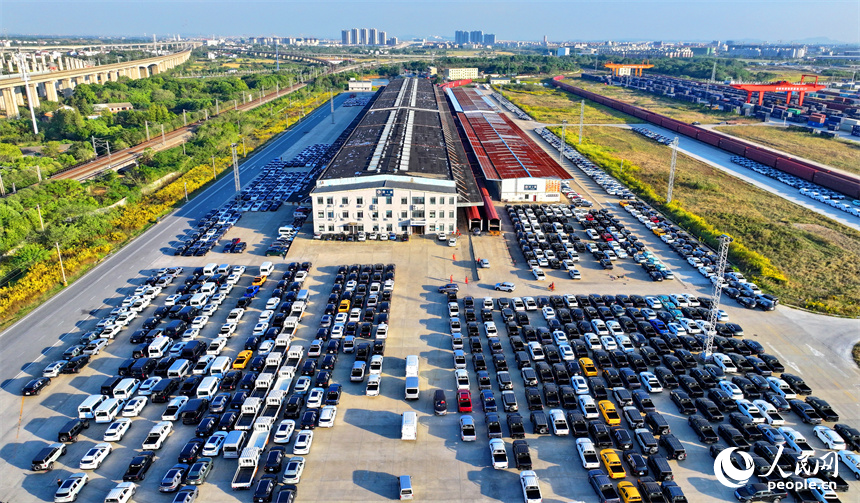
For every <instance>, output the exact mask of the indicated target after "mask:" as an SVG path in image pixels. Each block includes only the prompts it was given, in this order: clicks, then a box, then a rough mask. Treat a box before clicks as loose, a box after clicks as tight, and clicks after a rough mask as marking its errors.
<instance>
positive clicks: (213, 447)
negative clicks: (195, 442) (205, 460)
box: [202, 431, 227, 457]
mask: <svg viewBox="0 0 860 503" xmlns="http://www.w3.org/2000/svg"><path fill="white" fill-rule="evenodd" d="M226 439H227V432H226V431H216V432H215V433H213V434H212V435H211V436H210V437H209V438H208V439H207V440H206V443H205V444H203V451H202V453H203V455H204V456H211V457H217V456H218V455H219V454H221V447H222V446H223V445H224V440H226Z"/></svg>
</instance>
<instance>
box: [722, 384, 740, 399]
mask: <svg viewBox="0 0 860 503" xmlns="http://www.w3.org/2000/svg"><path fill="white" fill-rule="evenodd" d="M717 384H718V385H719V387H720V389H721V390H723V391H725V392H726V394H727V395H729V396H730V397H731V399H732V400H743V398H744V392H743V391H741V388H740V387H738V385H737V384H735V383H733V382H731V381H726V380H721V381H720V382H718V383H717Z"/></svg>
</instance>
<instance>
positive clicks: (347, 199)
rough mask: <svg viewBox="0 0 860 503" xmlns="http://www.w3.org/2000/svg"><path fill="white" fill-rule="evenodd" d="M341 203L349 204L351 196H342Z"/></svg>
mask: <svg viewBox="0 0 860 503" xmlns="http://www.w3.org/2000/svg"><path fill="white" fill-rule="evenodd" d="M340 204H349V198H348V197H341V198H340Z"/></svg>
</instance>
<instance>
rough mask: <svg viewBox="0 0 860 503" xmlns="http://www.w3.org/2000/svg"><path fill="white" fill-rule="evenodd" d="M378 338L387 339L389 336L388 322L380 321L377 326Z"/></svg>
mask: <svg viewBox="0 0 860 503" xmlns="http://www.w3.org/2000/svg"><path fill="white" fill-rule="evenodd" d="M376 338H377V339H387V338H388V324H387V323H380V324H379V325H378V326H377V327H376Z"/></svg>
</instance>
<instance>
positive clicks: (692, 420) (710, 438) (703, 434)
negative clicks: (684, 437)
mask: <svg viewBox="0 0 860 503" xmlns="http://www.w3.org/2000/svg"><path fill="white" fill-rule="evenodd" d="M687 424H689V425H690V428H692V429H693V431H694V432H696V435H697V436H698V437H699V441H701V442H702V443H704V444H715V443H717V442H719V441H720V439H719V438H718V437H717V434H716V433H715V432H714V427H713V426H711V424H710V423H709V422H708V420H707V419H705V418H704V417H702V416H700V415H698V414H693V415H692V416H690V417H689V418H687Z"/></svg>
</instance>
